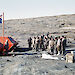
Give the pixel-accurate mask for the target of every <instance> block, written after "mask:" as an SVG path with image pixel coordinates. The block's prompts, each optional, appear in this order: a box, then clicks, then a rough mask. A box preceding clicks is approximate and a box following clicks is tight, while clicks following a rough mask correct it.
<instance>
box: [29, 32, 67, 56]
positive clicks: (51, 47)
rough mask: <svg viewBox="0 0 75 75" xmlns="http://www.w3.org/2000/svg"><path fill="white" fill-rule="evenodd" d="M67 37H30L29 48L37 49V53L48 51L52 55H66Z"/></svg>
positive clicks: (48, 35) (49, 35)
mask: <svg viewBox="0 0 75 75" xmlns="http://www.w3.org/2000/svg"><path fill="white" fill-rule="evenodd" d="M66 41H67V39H66V37H65V36H61V37H60V36H58V37H53V36H51V34H49V33H47V35H41V36H37V37H35V36H34V37H30V38H29V39H28V45H29V48H32V49H35V50H36V51H41V50H42V51H47V52H48V53H50V54H52V55H53V54H56V55H60V54H63V55H64V54H65V48H66Z"/></svg>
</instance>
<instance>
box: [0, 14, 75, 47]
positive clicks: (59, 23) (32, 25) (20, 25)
mask: <svg viewBox="0 0 75 75" xmlns="http://www.w3.org/2000/svg"><path fill="white" fill-rule="evenodd" d="M65 27H67V29H66V28H65ZM69 27H71V28H70V29H69ZM74 28H75V14H72V15H59V16H45V17H37V18H27V19H12V20H6V21H5V36H12V37H13V38H14V39H15V40H17V41H19V42H20V43H19V45H20V46H26V45H27V39H28V38H29V37H30V36H36V35H41V34H46V33H47V32H50V33H52V34H60V33H61V34H65V33H66V36H67V37H73V38H75V35H74V34H75V31H74V30H75V29H74ZM71 33H72V34H71ZM69 34H70V35H69ZM0 36H2V25H0Z"/></svg>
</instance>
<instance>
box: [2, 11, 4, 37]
mask: <svg viewBox="0 0 75 75" xmlns="http://www.w3.org/2000/svg"><path fill="white" fill-rule="evenodd" d="M2 36H3V37H4V12H3V34H2Z"/></svg>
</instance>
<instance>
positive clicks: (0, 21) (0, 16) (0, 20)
mask: <svg viewBox="0 0 75 75" xmlns="http://www.w3.org/2000/svg"><path fill="white" fill-rule="evenodd" d="M0 23H2V15H0Z"/></svg>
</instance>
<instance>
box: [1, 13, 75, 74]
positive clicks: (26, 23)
mask: <svg viewBox="0 0 75 75" xmlns="http://www.w3.org/2000/svg"><path fill="white" fill-rule="evenodd" d="M4 28H5V36H11V37H13V38H14V39H15V40H16V41H18V43H19V44H18V46H19V47H20V48H21V49H22V48H23V50H24V49H25V48H27V47H28V44H27V39H28V38H29V37H30V36H31V37H33V36H37V35H41V34H47V32H50V33H51V35H53V36H58V35H65V36H66V37H67V40H68V41H70V45H71V46H70V47H71V48H72V47H74V44H75V15H74V14H72V15H60V16H45V17H38V18H28V19H14V20H12V19H11V20H6V21H5V27H4ZM0 36H2V25H0ZM67 49H68V48H67ZM20 53H21V52H20ZM41 54H42V52H35V50H30V51H24V52H23V53H22V54H20V55H16V56H15V57H13V56H0V75H75V63H66V61H65V60H61V56H59V60H45V59H42V58H41Z"/></svg>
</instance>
